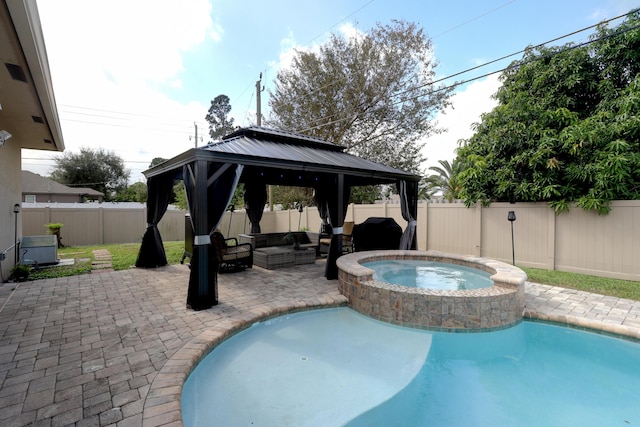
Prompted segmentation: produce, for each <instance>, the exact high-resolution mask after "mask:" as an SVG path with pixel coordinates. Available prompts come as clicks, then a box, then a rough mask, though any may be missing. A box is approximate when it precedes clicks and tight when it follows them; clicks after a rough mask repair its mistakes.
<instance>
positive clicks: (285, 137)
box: [143, 127, 420, 186]
mask: <svg viewBox="0 0 640 427" xmlns="http://www.w3.org/2000/svg"><path fill="white" fill-rule="evenodd" d="M194 160H208V161H214V162H224V163H236V164H242V165H245V167H247V171H254V173H255V171H256V170H271V172H269V173H264V174H263V179H264V180H265V182H267V183H268V184H282V185H297V186H311V185H312V184H313V180H314V179H316V178H317V175H318V174H338V173H342V174H345V175H348V176H350V177H352V179H353V181H352V182H353V185H372V184H384V183H393V182H396V181H398V180H409V181H418V180H420V176H419V175H415V174H412V173H409V172H405V171H402V170H399V169H395V168H392V167H389V166H386V165H383V164H380V163H376V162H372V161H370V160H366V159H363V158H360V157H357V156H354V155H352V154H349V153H345V152H344V147H342V146H339V145H336V144H333V143H330V142H327V141H324V140H321V139H318V138H313V137H309V136H306V135H300V134H295V133H291V132H284V131H279V130H274V129H268V128H263V127H249V128H243V129H239V130H237V131H235V132H233V133H232V134H229V135H227V136H225V137H224V138H223V139H222V140H220V141H217V142H213V143H210V144H208V145H206V146H203V147H199V148H192V149H191V150H188V151H185V152H184V153H182V154H180V155H178V156H176V157H174V158H172V159H171V160H168V161H167V162H164V163H162V164H160V165H157V166H155V167H153V168H151V169H148V170H146V171H144V172H143V173H144V175H145V176H146V177H147V178H150V177H153V176H156V175H158V174H162V173H164V172H167V171H169V170H172V169H176V168H181V167H182V166H183V165H185V164H187V163H190V162H192V161H194ZM274 169H277V170H281V171H301V172H306V173H307V174H304V173H303V174H300V173H298V174H288V175H286V174H274V173H273V171H272V170H274ZM242 181H243V179H241V182H242Z"/></svg>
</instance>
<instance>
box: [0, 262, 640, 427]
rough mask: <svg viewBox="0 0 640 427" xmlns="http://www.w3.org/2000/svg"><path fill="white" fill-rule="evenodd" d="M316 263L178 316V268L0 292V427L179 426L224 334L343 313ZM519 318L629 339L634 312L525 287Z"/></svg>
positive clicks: (184, 275)
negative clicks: (330, 309) (194, 380)
mask: <svg viewBox="0 0 640 427" xmlns="http://www.w3.org/2000/svg"><path fill="white" fill-rule="evenodd" d="M323 271H324V263H323V262H322V261H317V262H316V263H315V264H308V265H300V266H295V267H291V268H285V269H281V270H275V271H272V270H266V269H262V268H259V267H254V268H253V269H251V270H247V271H245V272H240V273H233V274H224V275H219V276H218V282H219V283H218V291H219V300H220V304H218V305H217V306H215V307H212V308H210V309H208V310H204V311H199V312H194V311H190V310H187V309H186V307H185V302H186V293H187V283H188V275H189V269H188V267H186V266H182V265H173V266H167V267H163V268H159V269H153V270H144V269H131V270H125V271H115V272H102V273H100V274H91V275H83V276H74V277H68V278H60V279H48V280H38V281H31V282H24V283H2V284H0V425H3V426H23V425H35V426H59V425H70V424H71V425H74V424H75V425H77V426H116V427H124V426H141V425H144V426H159V425H167V426H180V425H181V424H182V423H181V415H180V400H179V396H180V392H181V388H182V381H183V379H184V378H185V377H186V375H187V374H188V373H189V371H190V369H191V367H192V366H193V364H194V363H195V361H196V360H197V359H198V358H199V357H200V355H202V354H203V353H205V352H206V351H207V350H208V349H209V348H210V347H211V346H212V345H213V344H214V343H215V342H217V341H219V340H222V339H224V338H225V337H226V336H228V335H229V333H230V331H235V330H238V329H241V328H243V327H246V326H248V325H251V324H252V323H254V322H255V321H257V320H259V319H261V318H263V317H265V316H274V315H279V314H284V313H287V312H292V311H298V310H302V309H305V308H309V307H326V306H341V305H346V303H347V301H346V298H345V297H344V296H342V295H340V294H339V292H338V286H337V281H329V280H326V279H325V278H324V277H323ZM525 317H526V318H534V319H541V320H549V321H555V322H560V323H569V324H572V325H575V326H578V327H584V328H591V329H596V330H602V331H606V332H611V333H616V334H621V335H626V336H630V337H633V338H636V339H637V338H640V302H637V301H630V300H625V299H620V298H613V297H605V296H601V295H596V294H590V293H587V292H581V291H574V290H570V289H563V288H556V287H552V286H546V285H539V284H534V283H527V284H526V308H525Z"/></svg>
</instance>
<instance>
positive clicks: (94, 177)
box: [51, 147, 130, 201]
mask: <svg viewBox="0 0 640 427" xmlns="http://www.w3.org/2000/svg"><path fill="white" fill-rule="evenodd" d="M55 162H56V166H55V169H54V170H53V172H51V179H53V180H54V181H57V182H59V183H61V184H65V185H68V186H71V187H88V188H93V189H94V190H97V191H100V192H102V193H104V198H105V200H106V201H111V200H113V199H114V198H115V196H116V194H117V193H119V192H121V191H122V190H124V189H125V188H126V187H127V183H128V181H129V175H130V172H129V170H128V169H126V168H125V166H124V161H123V160H122V159H121V158H120V157H119V156H118V155H116V154H115V153H113V152H111V151H106V150H104V149H102V148H98V149H95V150H94V149H91V148H86V147H82V148H80V153H78V154H75V153H72V152H66V153H64V154H63V155H62V156H60V157H57V158H56V159H55Z"/></svg>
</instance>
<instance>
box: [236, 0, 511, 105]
mask: <svg viewBox="0 0 640 427" xmlns="http://www.w3.org/2000/svg"><path fill="white" fill-rule="evenodd" d="M374 1H375V0H369V1H368V2H367V3H365V4H364V5H362V6H360V7H359V8H358V9H356V10H355V11H353V12H351V13H349V14H348V15H347V16H345V17H344V18H342V19H340V20H339V21H337V22H336V23H335V24H333V25H331V26H329V27H327V28H326V29H325V30H323V31H321V32H320V33H319V34H318V35H316V36H315V37H313V38H312V39H311V40H309V41H308V42H306V43H304V44H302V45H301V46H307V45H309V44H311V43H312V42H313V41H314V40H316V39H317V38H318V37H320V36H322V35H324V34H326V33H327V32H328V31H329V30H331V29H333V28H335V27H336V26H338V25H340V24H341V23H343V22H344V21H346V20H347V19H349V18H350V17H352V16H353V15H355V14H356V13H358V12H360V11H361V10H362V9H364V8H365V7H367V6H369V5H370V4H371V3H373V2H374ZM514 1H515V0H514ZM288 55H291V54H288ZM282 61H283V59H280V60H279V61H278V62H277V63H274V64H272V65H269V66H268V67H267V68H265V69H264V70H262V72H263V73H265V74H266V73H267V71H268V70H270V69H271V68H273V67H274V66H275V65H276V64H277V65H278V67H279V66H280V65H281V64H282ZM252 86H253V85H247V87H246V88H245V89H244V90H243V91H242V93H241V94H240V96H239V97H238V98H240V97H241V96H242V95H244V94H245V93H246V92H247V90H249V89H250V88H251V87H252Z"/></svg>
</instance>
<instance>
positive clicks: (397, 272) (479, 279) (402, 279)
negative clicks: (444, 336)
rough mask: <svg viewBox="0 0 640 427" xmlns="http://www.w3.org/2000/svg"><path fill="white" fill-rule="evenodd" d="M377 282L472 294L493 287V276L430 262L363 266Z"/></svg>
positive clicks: (377, 263)
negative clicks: (466, 291)
mask: <svg viewBox="0 0 640 427" xmlns="http://www.w3.org/2000/svg"><path fill="white" fill-rule="evenodd" d="M363 265H364V266H365V267H368V268H371V269H372V270H374V271H375V274H374V275H373V278H374V280H380V281H383V282H387V283H391V284H395V285H401V286H409V287H414V288H416V287H417V288H424V289H439V290H470V289H480V288H488V287H490V286H493V281H492V280H491V278H490V276H491V275H490V274H489V273H486V272H484V271H481V270H478V269H476V268H471V267H465V266H462V265H456V264H449V263H445V262H436V261H426V260H384V261H371V262H367V263H364V264H363Z"/></svg>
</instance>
